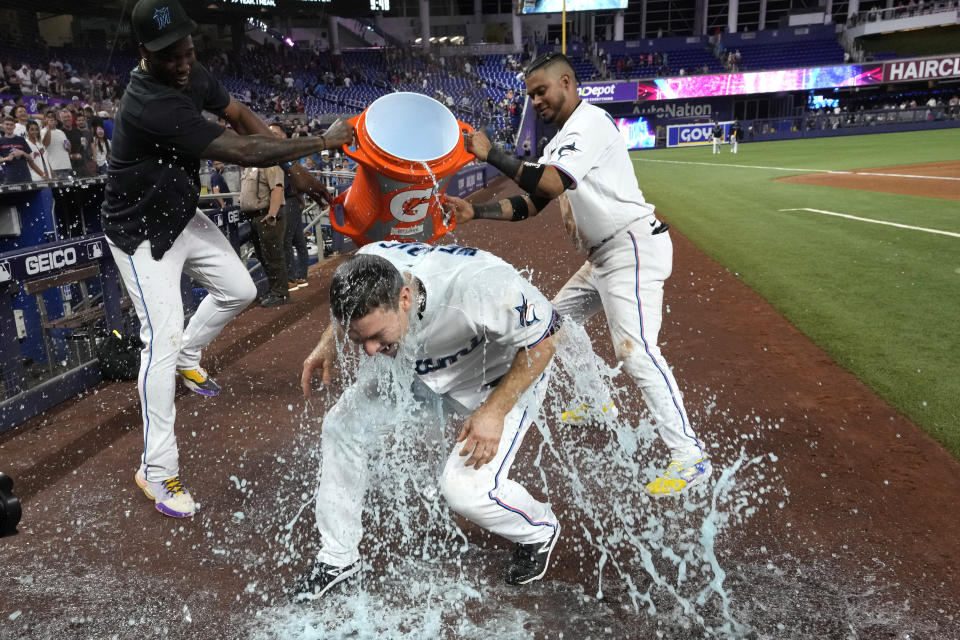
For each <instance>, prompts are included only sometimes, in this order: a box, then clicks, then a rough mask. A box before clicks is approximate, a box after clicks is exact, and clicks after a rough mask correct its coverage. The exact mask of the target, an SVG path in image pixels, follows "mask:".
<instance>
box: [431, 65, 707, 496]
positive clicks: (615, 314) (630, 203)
mask: <svg viewBox="0 0 960 640" xmlns="http://www.w3.org/2000/svg"><path fill="white" fill-rule="evenodd" d="M524 82H525V84H526V89H527V95H528V96H529V97H530V100H531V102H532V104H533V107H534V109H536V111H537V114H538V115H539V116H540V117H541V118H542V119H543V120H544V121H546V122H552V123H556V124H557V126H559V128H560V129H559V131H558V132H557V134H556V135H555V136H554V137H553V139H552V140H550V142H549V143H548V144H547V146H546V147H545V148H544V151H543V155H542V156H541V157H540V159H539V161H538V162H535V163H533V162H521V161H520V160H519V159H517V158H515V157H513V156H511V155H509V154H507V153H505V152H504V151H503V150H502V149H499V148H495V147H492V145H491V143H490V141H489V140H488V139H487V137H486V136H485V135H484V134H483V133H482V132H477V133H474V134H468V136H467V149H468V150H469V151H471V152H472V153H474V154H475V155H476V156H477V158H478V159H479V160H486V161H487V162H489V163H490V164H492V165H493V166H495V167H496V168H497V169H499V170H500V171H502V172H503V173H504V174H505V175H506V176H508V177H510V178H512V179H513V180H514V181H515V182H516V183H517V184H519V185H520V187H521V188H523V190H524V191H525V192H526V193H524V194H522V195H517V196H512V197H510V198H507V199H504V200H500V201H498V202H488V203H483V204H471V203H468V202H466V201H465V200H462V199H460V198H454V197H449V196H448V197H446V202H447V206H448V207H449V208H450V209H451V210H452V211H453V212H454V213H455V214H456V217H457V222H458V224H462V223H465V222H468V221H470V220H473V219H488V220H500V221H513V222H519V221H522V220H526V219H527V218H528V217H531V216H535V215H537V213H539V212H540V211H541V210H542V209H543V208H544V207H546V206H547V204H548V203H549V202H550V201H551V200H552V199H554V198H556V197H558V196H563V197H564V198H568V199H569V206H568V207H567V203H565V202H563V198H562V199H561V211H564V210H565V209H566V211H567V213H568V214H569V217H570V218H571V223H570V227H571V229H573V230H574V234H575V235H576V237H577V238H578V240H579V242H580V243H581V244H582V246H583V247H584V248H585V249H586V250H587V251H588V252H589V255H588V257H587V261H586V262H585V263H584V265H583V266H582V267H581V268H580V270H579V271H578V272H577V273H575V274H574V275H573V277H572V278H570V280H569V281H568V282H567V283H566V284H565V285H564V286H563V288H561V290H560V292H559V293H558V294H557V296H556V297H555V298H554V300H553V304H554V306H555V307H556V310H557V312H558V313H560V314H561V315H562V316H569V317H571V318H573V319H574V320H576V321H577V322H581V323H582V322H584V321H586V320H587V319H588V318H590V317H591V316H593V315H594V314H596V313H598V312H599V311H603V312H604V313H605V314H606V317H607V323H608V325H609V328H610V335H611V337H612V338H613V345H614V349H615V351H616V355H617V359H618V360H620V361H621V362H622V363H623V369H624V371H625V372H626V373H627V374H628V375H629V376H630V377H631V378H632V379H633V381H634V382H635V383H636V384H637V386H638V387H640V391H641V392H642V394H643V398H644V400H645V401H646V403H647V406H648V407H649V409H650V412H651V413H652V414H653V418H654V421H655V422H656V425H657V428H658V430H659V432H660V436H661V438H662V439H663V441H664V443H665V444H666V445H667V447H668V448H669V450H670V457H671V462H670V463H669V465H668V466H667V468H666V469H665V470H664V471H663V473H661V474H660V475H659V477H657V478H656V479H655V480H653V481H652V482H650V483H649V484H648V485H647V486H646V489H647V491H648V492H649V493H650V494H652V495H657V496H659V495H669V494H674V493H679V492H681V491H683V490H685V489H686V488H688V487H690V486H692V485H695V484H697V483H700V482H703V481H704V480H706V479H707V478H708V477H709V476H710V473H711V470H712V467H711V464H710V458H709V457H708V455H707V453H706V449H705V447H704V445H703V443H702V442H701V441H700V440H699V439H698V438H697V436H696V434H695V433H694V431H693V427H692V426H691V425H690V421H689V419H688V418H687V413H686V411H685V410H684V406H683V398H682V396H681V394H680V390H679V388H678V387H677V382H676V380H675V379H674V377H673V373H672V372H671V371H670V367H669V366H668V365H667V362H666V360H665V359H664V357H663V355H662V354H661V352H660V348H659V347H658V346H657V335H658V334H659V332H660V324H661V321H662V317H663V283H664V281H665V280H666V279H667V277H669V275H670V272H671V270H672V262H673V244H672V242H671V240H670V235H669V234H668V233H667V229H668V228H669V226H668V225H667V224H666V223H665V222H662V221H660V220H658V219H657V218H656V216H654V207H653V205H652V204H650V203H648V202H646V201H645V200H644V198H643V194H642V193H641V191H640V188H639V186H638V184H637V177H636V174H635V173H634V168H633V164H632V163H631V161H630V156H629V154H628V152H627V148H626V145H625V144H624V141H623V138H622V137H621V136H620V132H619V130H618V129H617V125H616V124H615V123H614V121H613V119H612V118H611V117H610V116H609V114H607V112H605V111H603V110H602V109H600V108H599V107H596V106H594V105H591V104H589V103H587V102H584V101H583V100H581V99H580V98H579V96H578V95H577V83H576V76H575V74H574V71H573V68H572V67H571V66H570V62H569V61H568V60H567V58H566V57H565V56H563V55H561V54H553V53H552V54H548V55H546V56H542V57H540V58H538V59H536V60H534V61H533V62H532V63H531V64H530V65H529V66H528V67H527V69H526V71H525V73H524ZM608 409H610V410H613V411H615V408H613V407H595V408H593V411H594V412H596V411H603V410H608ZM576 413H580V414H583V413H587V411H579V412H576ZM576 413H575V414H574V415H572V416H571V415H570V413H569V412H568V414H567V417H568V418H570V417H572V418H573V420H577V419H580V418H582V417H583V416H580V415H576ZM573 420H568V421H573Z"/></svg>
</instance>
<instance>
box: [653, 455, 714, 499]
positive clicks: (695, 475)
mask: <svg viewBox="0 0 960 640" xmlns="http://www.w3.org/2000/svg"><path fill="white" fill-rule="evenodd" d="M712 471H713V465H712V464H711V463H710V458H707V457H703V458H699V459H696V460H692V461H690V462H681V461H680V460H673V461H671V462H670V464H669V465H667V468H666V470H664V472H663V474H662V475H661V476H660V477H658V478H656V479H655V480H653V481H652V482H650V483H649V484H647V486H646V490H647V493H649V494H650V495H652V496H655V497H661V496H675V495H678V494H679V493H681V492H683V490H684V489H686V488H688V487H692V486H694V485H697V484H700V483H701V482H703V481H705V480H707V479H708V478H709V477H710V474H711V472H712Z"/></svg>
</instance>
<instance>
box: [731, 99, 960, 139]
mask: <svg viewBox="0 0 960 640" xmlns="http://www.w3.org/2000/svg"><path fill="white" fill-rule="evenodd" d="M949 127H960V105H939V106H935V107H928V106H923V107H916V108H913V109H875V110H871V111H866V110H864V111H850V112H841V113H809V114H805V115H803V116H798V117H795V118H770V119H761V120H750V121H746V122H744V123H743V130H744V140H746V141H748V142H749V141H757V142H760V141H766V140H789V139H794V138H818V137H825V136H838V135H863V134H869V133H891V132H894V131H918V130H921V129H942V128H949Z"/></svg>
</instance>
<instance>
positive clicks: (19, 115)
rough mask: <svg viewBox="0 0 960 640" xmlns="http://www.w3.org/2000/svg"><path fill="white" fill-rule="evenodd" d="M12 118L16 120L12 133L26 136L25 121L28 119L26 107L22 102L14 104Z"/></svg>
mask: <svg viewBox="0 0 960 640" xmlns="http://www.w3.org/2000/svg"><path fill="white" fill-rule="evenodd" d="M13 118H14V119H15V120H16V121H17V125H16V126H15V127H14V128H13V133H14V135H18V136H22V137H26V135H27V121H28V120H29V119H30V116H29V115H28V114H27V108H26V107H25V106H23V105H22V104H19V105H17V106H15V107H14V108H13Z"/></svg>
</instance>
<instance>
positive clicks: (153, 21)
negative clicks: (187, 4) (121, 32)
mask: <svg viewBox="0 0 960 640" xmlns="http://www.w3.org/2000/svg"><path fill="white" fill-rule="evenodd" d="M130 21H131V22H132V23H133V32H134V33H135V34H137V39H138V40H139V41H140V42H141V43H142V44H143V46H144V47H145V48H146V50H147V51H151V52H152V51H160V50H161V49H166V48H167V47H169V46H170V45H172V44H173V43H174V42H176V41H177V40H180V39H181V38H185V37H187V36H189V35H190V34H192V33H193V32H194V31H195V30H196V28H197V23H196V22H194V21H193V20H191V19H190V16H188V15H187V12H186V11H184V10H183V7H181V6H180V3H179V2H177V0H140V1H139V2H138V3H137V4H136V6H135V7H134V8H133V13H132V14H130Z"/></svg>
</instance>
